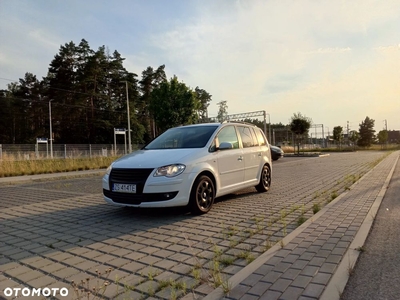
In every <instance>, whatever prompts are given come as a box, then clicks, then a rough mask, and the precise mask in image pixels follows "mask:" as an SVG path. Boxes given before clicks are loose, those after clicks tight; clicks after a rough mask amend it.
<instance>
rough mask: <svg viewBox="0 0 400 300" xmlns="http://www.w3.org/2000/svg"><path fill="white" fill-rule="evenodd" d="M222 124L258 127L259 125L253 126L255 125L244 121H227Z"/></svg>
mask: <svg viewBox="0 0 400 300" xmlns="http://www.w3.org/2000/svg"><path fill="white" fill-rule="evenodd" d="M222 123H238V124H245V125H251V126H256V127H257V125H255V124H253V123H249V122H244V121H231V120H225V121H223V122H222Z"/></svg>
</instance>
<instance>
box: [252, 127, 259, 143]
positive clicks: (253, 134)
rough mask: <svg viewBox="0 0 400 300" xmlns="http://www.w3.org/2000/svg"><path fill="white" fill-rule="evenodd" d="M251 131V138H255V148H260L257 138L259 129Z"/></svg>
mask: <svg viewBox="0 0 400 300" xmlns="http://www.w3.org/2000/svg"><path fill="white" fill-rule="evenodd" d="M250 131H251V137H252V138H253V144H254V146H258V144H259V143H258V140H257V136H256V133H255V131H257V129H254V128H250Z"/></svg>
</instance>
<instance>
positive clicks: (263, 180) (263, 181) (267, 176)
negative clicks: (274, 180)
mask: <svg viewBox="0 0 400 300" xmlns="http://www.w3.org/2000/svg"><path fill="white" fill-rule="evenodd" d="M270 187H271V169H270V168H269V166H267V165H264V166H263V169H262V170H261V176H260V182H259V183H258V185H256V190H257V192H259V193H264V192H268V191H269V189H270Z"/></svg>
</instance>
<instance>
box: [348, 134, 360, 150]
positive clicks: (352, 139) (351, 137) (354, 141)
mask: <svg viewBox="0 0 400 300" xmlns="http://www.w3.org/2000/svg"><path fill="white" fill-rule="evenodd" d="M359 139H360V134H359V133H358V132H357V131H355V130H352V131H350V133H349V140H350V142H352V144H353V149H354V150H355V149H356V145H357V141H358V140H359Z"/></svg>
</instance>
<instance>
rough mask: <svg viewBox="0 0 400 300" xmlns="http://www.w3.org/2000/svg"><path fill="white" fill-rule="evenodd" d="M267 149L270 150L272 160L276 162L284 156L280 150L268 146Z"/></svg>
mask: <svg viewBox="0 0 400 300" xmlns="http://www.w3.org/2000/svg"><path fill="white" fill-rule="evenodd" d="M269 147H270V149H271V157H272V160H278V159H280V158H281V157H283V156H284V155H285V152H283V150H282V149H281V148H279V147H277V146H272V145H270V146H269Z"/></svg>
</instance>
